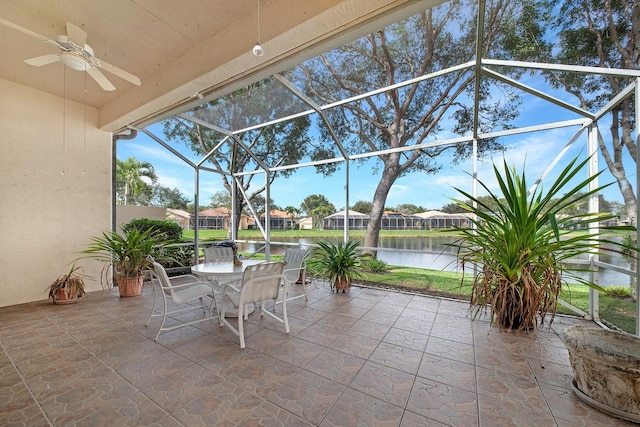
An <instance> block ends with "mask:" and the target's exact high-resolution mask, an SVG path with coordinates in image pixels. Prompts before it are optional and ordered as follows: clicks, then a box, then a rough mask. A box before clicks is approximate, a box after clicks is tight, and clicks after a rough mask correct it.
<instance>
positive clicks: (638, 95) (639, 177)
mask: <svg viewBox="0 0 640 427" xmlns="http://www.w3.org/2000/svg"><path fill="white" fill-rule="evenodd" d="M638 86H640V78H636V88H635V93H634V94H635V107H636V108H635V112H636V159H639V158H640V157H638V155H640V129H639V128H638V117H637V116H638V111H640V87H638ZM638 200H640V164H638V161H637V160H636V217H635V218H633V220H635V224H634V225H635V227H636V246H638V243H640V231H639V228H638V224H640V209H638V206H637V204H638ZM631 219H632V218H629V220H631ZM635 263H636V271H635V274H636V298H637V296H638V295H640V258H637V257H636V259H635ZM636 335H638V336H640V304H638V303H637V302H636Z"/></svg>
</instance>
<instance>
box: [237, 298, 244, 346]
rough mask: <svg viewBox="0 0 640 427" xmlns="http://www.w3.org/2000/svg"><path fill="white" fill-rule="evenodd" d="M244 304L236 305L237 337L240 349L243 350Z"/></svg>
mask: <svg viewBox="0 0 640 427" xmlns="http://www.w3.org/2000/svg"><path fill="white" fill-rule="evenodd" d="M244 315H245V314H244V304H238V336H239V337H240V348H241V349H243V348H244V346H245V343H244V320H243V317H244Z"/></svg>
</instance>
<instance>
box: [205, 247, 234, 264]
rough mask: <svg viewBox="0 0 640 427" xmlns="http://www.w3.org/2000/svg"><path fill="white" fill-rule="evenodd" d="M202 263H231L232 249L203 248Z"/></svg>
mask: <svg viewBox="0 0 640 427" xmlns="http://www.w3.org/2000/svg"><path fill="white" fill-rule="evenodd" d="M203 250H204V262H227V261H229V262H233V249H231V248H230V247H228V246H211V247H208V248H204V249H203Z"/></svg>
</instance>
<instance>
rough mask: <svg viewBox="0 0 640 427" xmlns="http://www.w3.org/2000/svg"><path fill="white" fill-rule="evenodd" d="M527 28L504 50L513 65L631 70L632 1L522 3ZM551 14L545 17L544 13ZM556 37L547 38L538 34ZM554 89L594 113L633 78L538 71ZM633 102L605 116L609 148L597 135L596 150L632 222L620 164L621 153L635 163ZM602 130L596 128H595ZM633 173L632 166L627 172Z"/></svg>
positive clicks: (636, 40)
mask: <svg viewBox="0 0 640 427" xmlns="http://www.w3.org/2000/svg"><path fill="white" fill-rule="evenodd" d="M527 4H528V6H527V22H528V27H530V28H537V29H538V30H536V31H534V32H523V31H514V33H513V34H512V36H511V45H510V49H511V51H512V52H514V53H515V54H517V55H518V57H517V59H521V60H528V61H539V62H551V63H561V64H575V65H585V66H593V67H603V68H624V69H631V70H637V69H638V58H639V57H640V2H638V1H637V0H633V1H632V0H627V1H622V0H606V1H580V2H578V1H573V0H538V1H527ZM549 10H554V11H555V13H553V14H550V13H548V12H547V11H549ZM542 28H548V29H549V33H551V32H552V31H553V32H557V33H558V37H555V38H552V37H549V34H548V33H545V32H544V31H542V30H541V29H542ZM543 75H544V76H545V78H546V80H547V81H548V82H549V83H550V84H551V85H552V86H553V87H555V88H559V89H562V90H564V91H566V92H567V93H568V94H570V95H571V96H573V97H574V98H575V99H576V100H577V101H578V102H579V104H580V107H581V108H583V109H587V110H590V111H595V110H597V109H598V108H600V107H602V106H604V105H605V104H606V103H607V102H609V101H610V100H611V99H613V98H614V97H616V95H618V94H619V93H620V92H621V91H622V90H623V89H624V88H625V87H626V86H628V85H629V84H630V83H632V82H633V81H634V80H635V77H625V76H619V75H606V76H604V75H598V74H588V75H585V74H578V73H568V72H567V73H564V72H555V71H544V72H543ZM633 103H634V98H633V97H627V98H626V99H624V100H623V101H622V102H621V103H620V104H618V106H617V107H616V108H615V109H614V110H613V111H612V113H611V126H610V138H611V140H610V142H609V143H607V142H606V141H605V140H604V138H603V137H602V135H601V134H600V133H598V146H599V148H600V153H601V154H602V157H603V158H604V160H605V162H606V164H607V168H608V169H609V171H610V172H611V174H612V175H613V177H614V178H615V179H616V181H617V184H618V188H619V189H620V193H621V194H622V197H623V199H624V203H625V205H626V210H627V214H628V215H629V218H630V220H631V221H635V218H636V210H637V207H636V206H637V201H636V197H635V194H634V192H633V188H632V186H631V183H630V182H629V179H628V178H627V171H626V169H625V165H624V162H623V156H624V155H625V152H626V153H628V154H629V155H630V157H631V159H632V160H633V162H637V159H636V150H637V148H636V141H635V138H634V136H633V130H634V128H635V126H636V118H635V111H634V106H633ZM600 129H602V128H600ZM632 173H635V165H634V169H633V172H632Z"/></svg>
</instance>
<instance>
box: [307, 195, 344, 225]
mask: <svg viewBox="0 0 640 427" xmlns="http://www.w3.org/2000/svg"><path fill="white" fill-rule="evenodd" d="M300 209H302V211H303V212H305V213H306V214H307V215H308V216H310V217H311V222H312V224H313V227H314V228H322V222H323V220H324V218H325V217H326V216H329V215H331V214H333V213H335V212H336V207H335V206H334V205H333V203H331V202H330V201H329V200H328V199H327V198H326V197H325V196H323V195H322V194H312V195H310V196H307V197H305V199H304V200H303V201H302V203H301V204H300Z"/></svg>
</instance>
